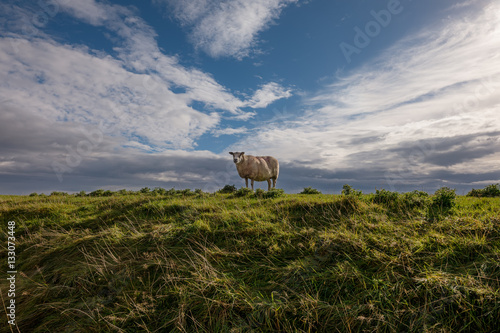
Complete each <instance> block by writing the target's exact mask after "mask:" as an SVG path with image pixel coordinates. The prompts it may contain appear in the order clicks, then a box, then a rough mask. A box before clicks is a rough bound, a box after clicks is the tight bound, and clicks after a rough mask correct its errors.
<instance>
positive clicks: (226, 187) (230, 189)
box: [217, 185, 237, 193]
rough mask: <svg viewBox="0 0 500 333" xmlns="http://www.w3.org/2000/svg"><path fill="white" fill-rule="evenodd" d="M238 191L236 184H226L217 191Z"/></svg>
mask: <svg viewBox="0 0 500 333" xmlns="http://www.w3.org/2000/svg"><path fill="white" fill-rule="evenodd" d="M236 191H237V189H236V186H234V185H226V186H224V188H222V189H220V190H219V191H217V192H219V193H234V192H236Z"/></svg>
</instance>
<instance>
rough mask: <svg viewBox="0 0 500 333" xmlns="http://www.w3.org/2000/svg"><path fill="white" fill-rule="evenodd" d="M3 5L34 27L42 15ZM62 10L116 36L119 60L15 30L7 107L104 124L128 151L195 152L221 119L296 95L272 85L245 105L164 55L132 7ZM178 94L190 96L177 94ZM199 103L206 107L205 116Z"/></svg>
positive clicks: (2, 57) (6, 68)
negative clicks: (124, 141)
mask: <svg viewBox="0 0 500 333" xmlns="http://www.w3.org/2000/svg"><path fill="white" fill-rule="evenodd" d="M0 6H1V9H2V10H4V12H6V13H8V14H9V15H10V16H12V17H15V18H16V20H17V21H19V22H20V21H23V22H28V23H29V22H30V20H29V18H30V17H31V16H33V15H34V14H33V13H31V14H30V11H29V9H22V8H19V7H17V6H15V5H12V6H9V5H0ZM58 6H59V7H54V10H56V9H57V11H63V12H66V13H68V14H70V15H73V16H74V17H77V18H78V19H80V20H83V21H85V22H87V23H88V24H91V25H95V26H99V27H103V28H106V29H107V30H108V32H111V33H113V34H115V35H116V36H115V35H113V37H112V41H113V42H114V44H115V45H114V46H115V47H114V49H115V51H116V52H117V55H116V56H115V57H113V56H111V55H107V54H106V53H104V52H101V51H99V52H98V51H94V50H91V49H89V48H87V47H85V46H77V45H65V44H61V43H59V42H56V41H54V40H52V39H51V38H50V37H49V36H47V35H45V34H42V33H41V31H38V32H37V33H36V34H35V33H33V34H26V33H24V32H25V31H26V27H25V26H24V25H22V24H9V25H8V28H9V29H11V31H10V33H9V37H3V38H0V71H1V72H2V73H8V79H7V80H3V81H2V82H0V87H1V88H2V89H1V90H0V100H2V99H10V100H12V102H13V103H14V104H16V105H19V106H20V105H22V106H23V107H25V108H26V109H27V110H31V112H33V113H34V114H39V115H40V116H42V117H44V118H46V119H51V120H57V121H61V122H75V123H83V124H88V123H91V124H99V123H103V124H104V125H105V126H106V128H107V134H110V135H114V136H116V137H119V136H125V137H126V138H127V140H128V141H130V142H129V143H128V144H127V146H129V147H137V148H139V149H147V147H150V148H149V149H151V150H153V151H157V150H158V149H160V150H161V149H164V148H183V149H185V148H192V147H194V146H195V145H196V139H197V138H199V137H200V136H201V135H202V134H204V133H207V132H210V131H211V130H213V129H214V128H215V127H216V126H217V125H218V124H219V123H220V122H221V113H224V112H225V113H229V118H233V119H239V120H248V119H250V118H251V117H253V116H254V115H255V112H254V111H251V110H250V111H243V110H242V108H248V107H250V108H252V107H261V105H263V104H264V103H266V104H269V103H271V102H272V101H273V100H276V99H278V98H281V96H284V95H286V94H287V93H288V92H287V91H286V90H284V89H283V88H280V86H279V85H276V84H271V86H272V87H273V90H272V91H269V92H268V94H267V95H265V96H264V95H262V89H260V90H258V91H257V92H256V95H255V96H260V95H262V97H261V99H260V100H255V96H254V99H253V100H252V101H250V102H249V101H245V100H241V99H239V98H238V97H236V96H234V95H233V94H232V93H231V92H230V91H228V90H227V89H226V88H225V87H224V86H222V85H220V84H219V83H218V82H217V81H216V80H215V79H214V78H213V77H212V75H210V74H209V73H205V72H203V71H201V70H199V69H196V68H186V67H184V66H182V65H181V64H179V61H178V59H177V58H176V57H174V56H168V55H165V54H163V53H162V52H161V51H160V49H159V47H158V45H157V42H156V39H155V38H156V33H155V32H154V30H153V29H152V28H151V27H150V26H149V25H147V24H146V23H145V22H144V21H143V20H142V19H141V18H139V17H137V16H136V13H135V12H134V11H133V9H131V8H128V7H123V6H119V5H110V4H106V3H100V2H96V1H94V0H81V1H80V0H79V1H76V0H68V1H64V2H59V3H58ZM28 23H27V24H28ZM116 37H118V39H117V38H116ZM271 86H270V87H271ZM174 88H181V90H182V89H183V90H184V91H183V92H175V93H174V92H173V89H174ZM273 94H274V95H273ZM195 102H201V103H203V104H204V105H205V107H204V108H203V109H202V110H197V109H195V108H193V106H192V105H193V104H194V103H195ZM225 117H227V116H225ZM134 142H135V143H134Z"/></svg>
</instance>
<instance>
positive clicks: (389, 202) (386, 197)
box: [342, 185, 399, 207]
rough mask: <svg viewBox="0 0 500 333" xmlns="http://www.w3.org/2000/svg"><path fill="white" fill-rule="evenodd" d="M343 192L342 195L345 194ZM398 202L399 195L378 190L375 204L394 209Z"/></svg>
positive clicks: (374, 199)
mask: <svg viewBox="0 0 500 333" xmlns="http://www.w3.org/2000/svg"><path fill="white" fill-rule="evenodd" d="M344 186H345V185H344ZM347 186H349V185H347ZM349 187H350V186H349ZM343 192H344V191H342V194H344V193H343ZM346 195H349V194H346ZM398 201H399V193H397V192H391V191H387V190H384V189H381V190H376V192H375V195H374V197H373V202H374V203H376V204H382V205H384V206H388V207H394V206H396V205H398Z"/></svg>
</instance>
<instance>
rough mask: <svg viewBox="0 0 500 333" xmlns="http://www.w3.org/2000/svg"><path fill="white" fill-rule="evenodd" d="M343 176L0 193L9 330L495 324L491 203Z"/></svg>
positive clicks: (498, 223)
mask: <svg viewBox="0 0 500 333" xmlns="http://www.w3.org/2000/svg"><path fill="white" fill-rule="evenodd" d="M347 186H348V185H347ZM347 186H344V191H343V194H342V195H326V194H315V195H303V194H285V193H284V192H283V191H282V190H279V189H275V190H272V191H269V192H267V191H262V190H257V191H255V192H252V191H251V190H249V191H247V190H246V189H240V190H238V189H236V188H235V187H234V186H229V185H228V186H227V187H224V189H222V190H220V191H218V192H217V193H205V192H203V191H201V190H195V191H192V190H175V189H171V190H164V189H149V188H144V189H142V190H140V191H138V192H130V191H126V190H122V191H118V192H111V191H109V192H111V194H110V193H109V192H108V191H105V190H98V191H94V192H91V193H88V194H87V193H85V192H80V193H78V194H76V195H69V194H65V193H60V192H59V193H56V192H55V193H52V194H51V195H39V194H32V195H30V196H0V217H1V219H2V221H5V222H4V223H3V225H4V226H5V225H6V222H7V221H11V220H13V221H16V246H17V249H16V251H17V258H16V262H17V271H18V274H17V277H18V280H17V285H16V288H17V290H16V314H17V317H16V320H17V324H18V328H19V330H20V331H21V332H138V331H141V332H142V331H144V332H493V331H498V318H500V198H497V197H487V196H480V197H476V196H456V194H455V191H454V190H452V189H448V188H443V189H440V190H439V191H437V192H436V193H434V194H432V195H429V194H427V193H425V192H420V191H414V192H409V193H396V192H390V191H386V190H377V191H376V193H372V194H362V193H361V191H358V190H355V189H353V188H352V187H350V186H348V187H347ZM308 191H309V190H308ZM6 240H7V232H6V229H5V228H3V229H2V235H1V241H2V244H6ZM0 256H1V257H2V258H6V257H7V254H6V248H5V246H2V247H1V250H0ZM0 286H1V289H2V294H3V295H4V296H5V290H6V288H7V281H6V280H5V279H3V280H2V281H1V282H0ZM4 299H5V297H4ZM2 329H4V328H2Z"/></svg>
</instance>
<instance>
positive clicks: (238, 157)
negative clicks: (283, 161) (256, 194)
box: [229, 152, 280, 191]
mask: <svg viewBox="0 0 500 333" xmlns="http://www.w3.org/2000/svg"><path fill="white" fill-rule="evenodd" d="M229 154H231V155H233V161H234V163H235V164H236V169H237V170H238V174H239V175H240V177H241V178H245V185H246V187H247V188H248V179H250V180H251V184H252V191H253V182H254V181H258V182H263V181H264V180H267V185H268V188H267V190H268V191H269V190H270V189H271V179H272V180H273V187H276V181H277V180H278V174H279V171H280V165H279V163H278V160H277V159H275V158H274V157H272V156H252V155H245V153H244V152H242V153H239V152H235V153H233V152H230V153H229Z"/></svg>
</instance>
